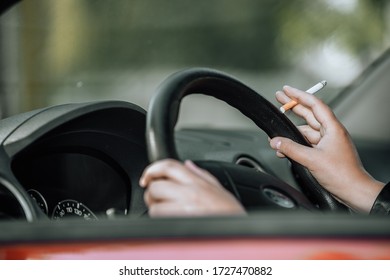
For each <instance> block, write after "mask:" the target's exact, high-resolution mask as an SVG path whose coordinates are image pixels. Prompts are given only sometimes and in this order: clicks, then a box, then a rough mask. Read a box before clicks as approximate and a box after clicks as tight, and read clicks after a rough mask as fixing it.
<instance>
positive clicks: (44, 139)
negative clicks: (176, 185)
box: [1, 102, 148, 220]
mask: <svg viewBox="0 0 390 280" xmlns="http://www.w3.org/2000/svg"><path fill="white" fill-rule="evenodd" d="M101 104H102V103H97V104H95V105H96V106H98V108H94V109H93V110H87V111H86V112H81V113H79V114H78V113H75V112H74V109H72V106H69V108H68V109H69V111H68V113H67V114H70V115H74V116H68V117H64V114H63V113H61V114H60V115H61V117H60V119H62V121H61V122H60V123H55V124H53V121H54V122H55V119H56V117H54V118H52V119H46V122H41V121H37V120H38V119H41V118H40V117H39V115H42V114H46V115H47V113H48V111H51V110H53V111H56V110H58V109H60V108H56V107H53V108H51V109H49V110H48V111H43V112H39V113H38V114H36V115H34V116H33V117H31V118H29V119H28V120H25V121H24V123H23V124H22V125H19V127H18V129H20V128H21V126H28V127H31V126H32V125H33V124H35V125H34V127H35V128H34V129H33V131H34V133H27V135H25V137H22V138H20V137H17V139H18V141H16V142H23V143H21V144H19V146H20V149H16V150H19V151H17V152H14V153H15V154H14V155H12V156H11V157H10V159H9V164H10V168H11V171H12V175H13V176H14V177H15V178H16V180H17V183H18V185H20V186H21V187H22V188H23V189H24V190H25V191H26V192H27V193H28V195H29V196H30V198H31V200H32V201H33V204H34V205H35V206H37V207H38V208H39V212H40V213H41V216H42V217H47V218H49V219H53V220H59V219H63V218H67V217H79V218H83V219H85V220H98V219H110V218H114V217H118V216H124V215H128V214H129V213H131V214H133V215H143V214H144V213H145V211H146V207H145V204H144V203H143V199H142V189H141V188H140V187H139V185H138V179H139V177H140V175H141V173H142V171H143V169H144V168H145V166H146V165H147V163H148V161H147V156H146V149H145V140H144V137H145V113H144V112H143V111H142V109H141V108H138V107H135V106H133V105H132V104H126V103H123V104H122V103H115V102H114V104H106V105H103V108H99V107H101V106H102V105H101ZM103 104H104V103H103ZM113 105H115V106H113ZM89 107H90V106H86V107H84V109H86V108H89ZM92 107H94V105H92ZM104 107H106V108H104ZM62 110H63V108H62ZM76 111H77V110H76ZM81 111H85V110H81ZM89 111H90V112H89ZM72 112H73V113H72ZM45 127H46V129H45ZM13 133H17V132H13ZM39 134H42V135H39ZM10 138H12V136H11V137H10V136H9V137H8V138H7V139H8V144H9V145H11V146H12V145H14V146H15V145H17V144H16V142H15V141H12V140H9V139H10ZM5 147H6V150H7V140H6V141H5ZM13 149H15V148H13ZM10 150H12V149H10ZM11 153H12V151H11ZM10 177H11V178H12V176H10ZM1 210H2V211H3V212H4V211H5V212H11V213H12V212H13V213H15V212H17V211H16V210H15V209H13V210H12V209H11V210H10V209H5V210H3V209H1Z"/></svg>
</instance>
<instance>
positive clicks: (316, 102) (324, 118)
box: [283, 86, 337, 127]
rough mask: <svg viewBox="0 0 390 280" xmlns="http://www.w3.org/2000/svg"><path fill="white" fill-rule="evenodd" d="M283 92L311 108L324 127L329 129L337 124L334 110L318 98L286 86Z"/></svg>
mask: <svg viewBox="0 0 390 280" xmlns="http://www.w3.org/2000/svg"><path fill="white" fill-rule="evenodd" d="M283 91H284V92H285V93H286V95H287V96H288V97H290V98H291V99H294V100H296V101H297V102H298V103H299V104H301V105H303V106H305V107H307V108H309V109H310V110H311V111H312V112H313V115H314V117H315V119H316V120H317V121H318V122H319V123H320V124H321V125H322V126H325V127H327V126H328V125H331V124H332V123H334V122H335V121H336V122H337V120H336V117H335V116H334V114H333V112H332V110H331V109H330V108H329V107H328V106H327V105H326V104H325V103H323V102H322V101H321V100H320V99H318V98H317V97H316V96H314V95H312V94H309V93H307V92H304V91H302V90H299V89H296V88H293V87H290V86H284V87H283Z"/></svg>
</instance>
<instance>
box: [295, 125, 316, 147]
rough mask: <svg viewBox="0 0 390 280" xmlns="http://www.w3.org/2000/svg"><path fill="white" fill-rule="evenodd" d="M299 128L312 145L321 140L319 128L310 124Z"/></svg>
mask: <svg viewBox="0 0 390 280" xmlns="http://www.w3.org/2000/svg"><path fill="white" fill-rule="evenodd" d="M298 129H299V131H300V132H301V133H302V134H303V136H305V138H306V139H307V140H308V141H309V142H310V143H311V144H312V145H317V144H318V142H320V140H321V137H322V136H321V133H320V132H319V131H318V130H315V129H313V128H312V127H310V126H308V125H301V126H298Z"/></svg>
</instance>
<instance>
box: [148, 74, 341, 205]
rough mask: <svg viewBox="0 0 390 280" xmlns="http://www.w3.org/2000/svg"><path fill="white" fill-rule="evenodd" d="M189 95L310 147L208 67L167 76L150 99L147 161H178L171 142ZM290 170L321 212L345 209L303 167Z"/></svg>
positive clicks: (249, 93)
mask: <svg viewBox="0 0 390 280" xmlns="http://www.w3.org/2000/svg"><path fill="white" fill-rule="evenodd" d="M190 94H205V95H208V96H212V97H214V98H217V99H219V100H221V101H224V102H226V103H227V104H229V105H230V106H232V107H234V108H236V109H237V110H239V111H240V112H241V113H242V114H243V115H245V116H246V117H248V118H249V119H250V120H252V121H253V122H254V123H255V124H256V125H257V126H258V127H259V128H260V129H262V130H263V131H264V132H265V133H267V134H268V136H269V137H271V138H273V137H276V136H282V137H288V138H290V139H292V140H293V141H295V142H297V143H299V144H302V145H305V146H310V144H309V143H308V142H307V141H306V139H305V138H304V136H303V135H302V134H301V133H300V132H299V130H298V129H297V127H296V126H295V125H294V124H293V123H292V122H291V121H290V120H289V119H288V118H287V117H286V116H285V115H284V114H282V113H281V112H280V111H279V109H278V108H276V107H275V106H274V105H273V104H272V103H270V102H269V101H268V100H266V99H265V98H264V97H262V96H261V95H260V94H258V93H257V92H255V91H254V90H252V89H251V88H249V87H248V86H246V85H245V84H243V83H241V82H240V81H238V80H237V79H235V78H233V77H231V76H229V75H227V74H225V73H223V72H220V71H216V70H213V69H208V68H191V69H187V70H182V71H179V72H177V73H174V74H173V75H171V76H169V77H168V78H167V79H166V80H165V81H164V82H163V83H162V84H161V85H160V86H159V87H158V89H157V92H156V94H155V95H154V97H153V98H152V100H151V102H150V104H149V109H148V114H147V119H146V142H147V143H146V144H147V151H148V157H149V160H150V162H154V161H157V160H162V159H166V158H173V159H177V160H180V158H179V156H178V153H177V150H176V146H175V140H174V128H175V125H176V123H177V120H178V115H179V109H180V104H181V101H182V99H183V98H184V97H185V96H188V95H190ZM290 161H291V165H292V170H293V173H294V176H295V177H296V179H297V180H298V181H299V182H300V185H301V187H302V191H303V193H304V194H305V195H306V196H307V197H308V199H309V200H310V201H312V203H313V204H315V205H317V207H318V208H320V209H322V210H331V211H337V210H345V206H344V205H342V204H341V203H339V202H338V201H337V200H336V199H335V198H334V197H333V196H332V195H331V194H330V193H329V192H328V191H327V190H325V189H324V188H323V187H322V186H321V185H320V184H319V183H318V182H317V180H316V179H315V178H314V177H313V175H312V174H311V173H310V172H309V170H307V169H306V168H305V167H304V166H302V165H300V164H299V163H297V162H295V161H293V160H291V159H290Z"/></svg>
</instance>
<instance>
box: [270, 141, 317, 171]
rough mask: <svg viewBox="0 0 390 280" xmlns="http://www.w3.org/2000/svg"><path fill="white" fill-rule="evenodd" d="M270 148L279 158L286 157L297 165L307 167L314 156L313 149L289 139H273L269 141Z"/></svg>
mask: <svg viewBox="0 0 390 280" xmlns="http://www.w3.org/2000/svg"><path fill="white" fill-rule="evenodd" d="M270 145H271V148H272V149H274V150H276V152H277V154H278V155H279V156H286V157H288V158H290V159H292V160H293V161H295V162H298V163H299V164H301V165H303V166H305V167H309V166H308V165H310V161H311V160H310V159H311V158H313V156H314V152H315V151H314V149H313V148H311V147H307V146H304V145H301V144H298V143H296V142H294V141H292V140H291V139H289V138H284V137H275V138H273V139H271V141H270Z"/></svg>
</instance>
